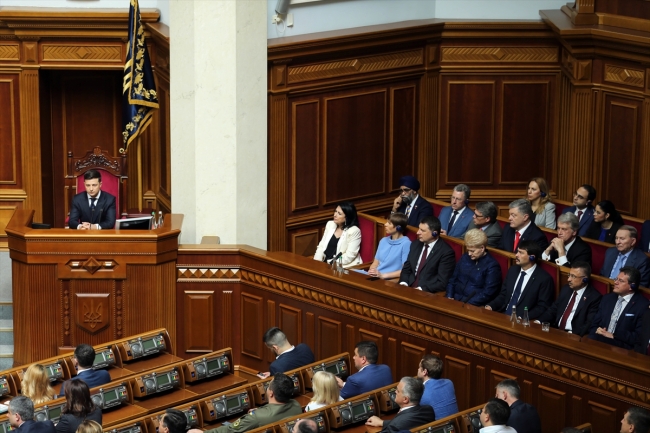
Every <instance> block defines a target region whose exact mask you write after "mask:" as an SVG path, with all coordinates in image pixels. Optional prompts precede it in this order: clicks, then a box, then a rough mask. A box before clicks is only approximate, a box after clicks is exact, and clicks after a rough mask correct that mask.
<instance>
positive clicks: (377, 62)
mask: <svg viewBox="0 0 650 433" xmlns="http://www.w3.org/2000/svg"><path fill="white" fill-rule="evenodd" d="M423 63H424V53H423V51H422V50H421V49H417V50H413V51H405V52H401V53H393V54H385V55H381V56H371V57H359V58H354V59H347V60H340V61H336V62H327V63H318V64H314V65H306V66H294V67H289V71H288V82H289V83H299V82H302V81H311V80H319V79H323V78H331V77H340V76H342V75H355V74H361V73H365V72H374V71H383V70H390V69H396V68H404V67H407V66H417V65H422V64H423Z"/></svg>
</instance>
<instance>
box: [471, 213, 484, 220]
mask: <svg viewBox="0 0 650 433" xmlns="http://www.w3.org/2000/svg"><path fill="white" fill-rule="evenodd" d="M474 218H477V219H478V218H485V217H484V216H483V215H479V214H477V213H476V212H474Z"/></svg>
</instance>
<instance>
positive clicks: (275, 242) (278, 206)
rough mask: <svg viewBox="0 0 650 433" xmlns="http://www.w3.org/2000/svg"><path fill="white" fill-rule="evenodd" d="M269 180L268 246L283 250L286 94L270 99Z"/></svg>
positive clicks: (286, 203)
mask: <svg viewBox="0 0 650 433" xmlns="http://www.w3.org/2000/svg"><path fill="white" fill-rule="evenodd" d="M268 107H269V108H268V110H269V123H268V128H269V152H268V153H269V155H268V163H269V170H268V173H269V181H268V202H269V210H268V231H267V233H268V243H267V248H268V250H269V251H286V250H287V248H288V247H289V244H288V236H287V231H286V219H287V212H288V209H289V192H288V188H287V185H286V181H287V179H288V178H289V172H288V171H289V161H288V159H287V155H288V154H289V137H288V130H287V120H288V112H287V110H288V98H287V95H286V94H280V95H271V96H269V106H268Z"/></svg>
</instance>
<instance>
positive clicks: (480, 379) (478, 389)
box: [469, 365, 577, 425]
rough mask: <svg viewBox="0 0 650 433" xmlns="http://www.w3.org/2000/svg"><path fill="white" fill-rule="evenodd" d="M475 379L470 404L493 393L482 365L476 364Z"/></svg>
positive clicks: (472, 404) (479, 401)
mask: <svg viewBox="0 0 650 433" xmlns="http://www.w3.org/2000/svg"><path fill="white" fill-rule="evenodd" d="M474 375H475V377H476V379H475V380H474V387H473V389H474V392H472V393H470V403H469V404H470V406H471V407H474V406H478V405H479V404H481V402H485V401H488V400H489V399H490V398H491V397H492V396H493V395H494V393H490V391H491V390H489V389H488V388H487V386H486V381H485V367H484V366H482V365H477V366H476V370H475V372H474ZM576 425H577V424H576Z"/></svg>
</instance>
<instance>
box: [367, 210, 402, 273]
mask: <svg viewBox="0 0 650 433" xmlns="http://www.w3.org/2000/svg"><path fill="white" fill-rule="evenodd" d="M406 225H407V220H406V215H404V214H403V213H400V212H396V213H394V214H391V215H390V216H389V217H388V221H386V224H384V228H385V230H386V235H387V236H386V237H384V238H382V239H381V240H380V241H379V246H378V247H377V253H376V254H375V261H374V262H372V265H370V269H368V275H371V276H373V277H378V278H381V279H384V280H389V279H391V278H399V274H400V273H401V272H402V266H403V265H404V262H405V261H406V258H407V257H408V255H409V247H410V246H411V240H410V239H409V238H408V237H406V236H404V232H405V231H406Z"/></svg>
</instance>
